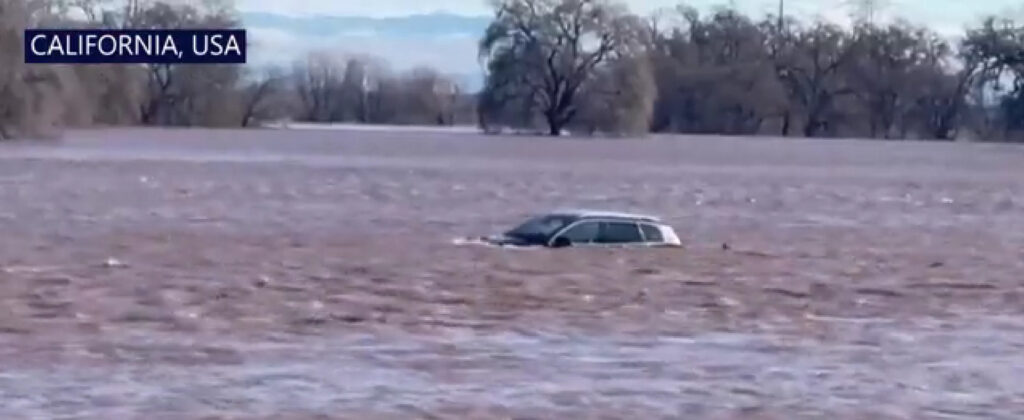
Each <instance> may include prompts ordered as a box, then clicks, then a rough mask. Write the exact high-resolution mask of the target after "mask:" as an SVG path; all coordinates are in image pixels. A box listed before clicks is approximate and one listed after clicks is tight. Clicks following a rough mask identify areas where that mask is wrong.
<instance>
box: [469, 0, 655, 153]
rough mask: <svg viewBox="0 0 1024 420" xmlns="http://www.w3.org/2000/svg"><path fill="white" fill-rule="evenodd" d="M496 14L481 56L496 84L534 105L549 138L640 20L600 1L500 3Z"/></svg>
mask: <svg viewBox="0 0 1024 420" xmlns="http://www.w3.org/2000/svg"><path fill="white" fill-rule="evenodd" d="M495 8H496V10H497V13H496V15H495V20H494V21H493V22H492V23H491V25H490V27H488V29H487V32H486V34H485V35H484V38H483V40H482V41H481V43H480V50H481V55H482V57H484V58H485V59H486V61H487V63H488V67H489V71H490V74H494V75H495V81H500V82H502V84H515V85H516V86H517V87H516V88H515V89H512V90H510V91H509V93H513V94H515V95H516V96H518V97H519V98H520V99H522V98H528V100H529V101H531V102H536V105H537V109H538V110H539V111H540V113H541V114H542V115H543V118H544V120H545V122H546V123H547V126H548V133H549V134H551V135H559V134H560V133H561V132H562V128H563V127H565V126H566V125H567V124H568V123H570V122H571V121H572V120H573V118H574V117H575V116H576V114H577V112H578V111H579V107H578V104H577V97H578V95H579V94H580V91H581V90H582V89H583V88H584V86H585V85H586V84H587V83H588V82H590V81H591V80H593V78H594V75H595V74H596V73H595V72H596V70H597V69H598V68H600V67H601V66H603V65H605V64H606V63H608V62H609V61H610V60H613V59H615V58H617V57H619V56H621V55H622V54H623V53H624V52H626V51H628V50H629V49H630V48H631V47H632V46H633V45H634V44H636V42H637V40H638V34H639V19H637V18H636V17H635V16H632V15H630V14H628V13H627V12H626V11H625V9H624V8H623V7H621V6H617V5H613V4H611V3H608V2H605V1H602V0H505V1H501V2H498V3H497V4H495ZM497 66H504V68H499V67H497ZM489 77H490V75H489ZM489 87H490V88H492V89H498V88H501V87H502V86H495V85H494V83H491V84H489Z"/></svg>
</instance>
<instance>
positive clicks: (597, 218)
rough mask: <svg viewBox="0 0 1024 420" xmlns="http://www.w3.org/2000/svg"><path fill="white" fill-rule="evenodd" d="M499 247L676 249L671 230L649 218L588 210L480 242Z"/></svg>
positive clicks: (554, 215)
mask: <svg viewBox="0 0 1024 420" xmlns="http://www.w3.org/2000/svg"><path fill="white" fill-rule="evenodd" d="M482 240H483V241H484V242H487V243H490V244H494V245H502V246H544V247H549V248H565V247H575V246H645V247H678V246H681V245H682V244H681V243H680V241H679V236H677V235H676V232H675V229H673V228H672V227H671V226H669V225H667V224H665V223H663V222H662V221H661V220H660V219H658V218H657V217H653V216H647V215H641V214H630V213H618V212H607V211H592V210H567V211H554V212H550V213H547V214H542V215H538V216H535V217H532V218H530V219H529V220H527V221H526V222H524V223H523V224H521V225H519V226H518V227H516V228H515V229H512V230H510V231H508V232H505V233H504V234H501V235H496V236H490V237H486V238H482Z"/></svg>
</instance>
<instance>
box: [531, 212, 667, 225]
mask: <svg viewBox="0 0 1024 420" xmlns="http://www.w3.org/2000/svg"><path fill="white" fill-rule="evenodd" d="M548 214H551V215H563V216H571V217H578V218H580V219H629V220H642V221H647V222H661V219H660V218H658V217H655V216H651V215H646V214H638V213H626V212H618V211H608V210H588V209H563V210H556V211H553V212H550V213H548Z"/></svg>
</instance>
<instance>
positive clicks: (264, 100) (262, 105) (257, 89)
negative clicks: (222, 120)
mask: <svg viewBox="0 0 1024 420" xmlns="http://www.w3.org/2000/svg"><path fill="white" fill-rule="evenodd" d="M285 81H286V77H285V75H284V73H283V72H282V71H281V70H280V69H276V68H274V69H270V70H267V71H265V72H263V73H262V74H259V75H256V76H255V77H254V78H253V80H252V81H250V82H248V83H246V85H245V86H244V87H243V88H242V98H243V100H242V106H243V108H242V121H241V125H242V127H249V126H250V125H252V124H253V123H254V122H259V121H267V120H270V119H273V118H277V117H279V116H281V115H282V114H284V112H285V111H286V109H287V105H286V103H287V102H286V100H285V99H284V98H283V97H282V93H283V92H284V87H285Z"/></svg>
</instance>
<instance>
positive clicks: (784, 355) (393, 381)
mask: <svg viewBox="0 0 1024 420" xmlns="http://www.w3.org/2000/svg"><path fill="white" fill-rule="evenodd" d="M566 207H571V208H602V209H614V210H623V211H638V212H645V213H653V214H656V215H660V216H662V217H663V218H664V219H665V220H666V221H667V222H669V223H670V224H672V225H674V226H675V227H676V229H677V231H678V232H679V233H680V235H681V236H682V239H683V242H684V245H685V246H686V247H685V248H684V249H682V250H668V249H658V250H607V249H605V250H601V249H575V250H572V249H570V250H558V251H551V250H518V249H517V250H502V249H495V248H488V247H483V246H473V245H461V246H460V245H456V244H455V243H456V242H455V241H454V239H456V238H459V237H463V236H470V235H482V234H489V233H495V232H500V231H502V230H504V229H506V228H508V227H511V225H513V224H515V223H517V222H519V221H520V220H521V219H522V218H524V217H525V216H527V215H529V214H530V213H532V212H535V211H543V210H548V209H552V208H566ZM0 234H2V240H0V303H2V305H0V364H2V365H0V366H2V367H3V368H2V369H0V417H3V418H12V419H13V418H40V419H42V418H60V417H62V416H67V417H72V418H143V417H145V418H246V419H250V418H275V419H277V418H296V419H298V418H389V419H390V418H396V419H400V418H410V417H413V418H434V417H440V418H480V419H490V418H562V417H567V416H581V417H585V418H679V417H686V418H713V419H739V418H744V419H745V418H753V419H792V418H823V417H832V418H844V419H845V418H857V419H859V418H907V419H919V418H951V419H968V418H979V419H981V418H984V419H992V418H1006V419H1017V418H1022V417H1024V379H1022V378H1024V363H1022V362H1024V356H1021V355H1022V354H1024V148H1020V147H1013V146H1004V145H972V144H929V143H915V142H887V143H882V142H869V141H838V140H835V141H834V140H817V141H813V140H812V141H799V140H793V141H785V140H773V139H730V138H688V137H676V138H650V139H645V140H629V141H611V140H570V139H558V140H552V139H535V138H492V137H483V136H478V135H475V134H471V133H454V132H453V133H443V132H436V131H434V132H423V133H417V132H414V131H393V132H391V131H380V130H377V131H344V130H333V131H317V130H302V131H273V130H266V131H226V130H225V131H217V130H92V131H82V132H75V133H71V134H69V136H68V138H67V139H66V140H64V141H62V142H59V143H36V144H32V143H12V144H0Z"/></svg>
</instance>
